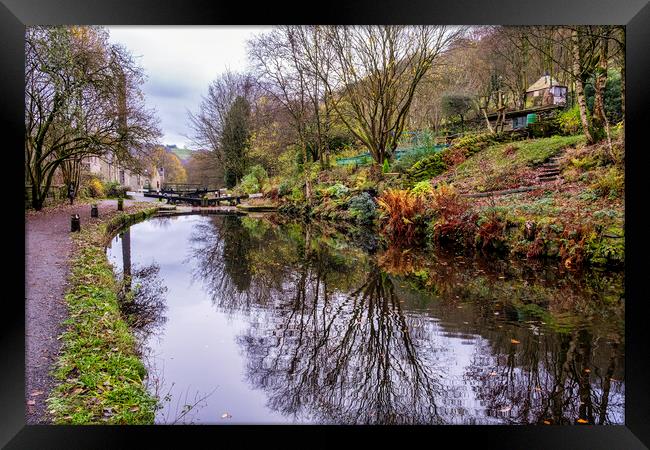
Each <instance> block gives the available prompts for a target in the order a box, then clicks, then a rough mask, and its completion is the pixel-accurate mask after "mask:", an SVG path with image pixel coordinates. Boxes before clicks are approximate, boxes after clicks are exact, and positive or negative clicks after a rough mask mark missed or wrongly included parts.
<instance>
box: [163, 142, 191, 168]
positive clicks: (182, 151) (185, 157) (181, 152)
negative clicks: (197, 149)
mask: <svg viewBox="0 0 650 450" xmlns="http://www.w3.org/2000/svg"><path fill="white" fill-rule="evenodd" d="M164 147H165V150H167V151H168V152H170V153H173V154H175V155H176V156H178V159H180V160H181V162H182V163H183V165H185V164H186V163H187V161H189V159H190V156H192V150H190V149H189V148H184V147H178V146H176V145H165V146H164Z"/></svg>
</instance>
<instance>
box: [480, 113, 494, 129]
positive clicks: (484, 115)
mask: <svg viewBox="0 0 650 450" xmlns="http://www.w3.org/2000/svg"><path fill="white" fill-rule="evenodd" d="M481 112H482V113H483V117H484V118H485V123H486V124H487V128H488V130H490V133H492V134H494V129H493V128H492V125H491V124H490V119H488V116H487V112H486V111H485V108H481Z"/></svg>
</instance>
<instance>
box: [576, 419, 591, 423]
mask: <svg viewBox="0 0 650 450" xmlns="http://www.w3.org/2000/svg"><path fill="white" fill-rule="evenodd" d="M578 423H589V422H588V421H587V420H585V419H578Z"/></svg>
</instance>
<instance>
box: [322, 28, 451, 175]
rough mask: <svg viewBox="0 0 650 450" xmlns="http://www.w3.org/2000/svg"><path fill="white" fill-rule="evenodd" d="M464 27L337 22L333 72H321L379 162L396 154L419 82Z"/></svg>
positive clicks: (332, 35) (331, 32) (330, 38)
mask: <svg viewBox="0 0 650 450" xmlns="http://www.w3.org/2000/svg"><path fill="white" fill-rule="evenodd" d="M463 32H464V29H463V28H450V27H446V26H356V27H347V26H332V27H328V28H327V39H326V44H327V45H328V46H329V47H330V49H331V51H332V52H333V55H334V64H333V65H332V67H331V70H330V71H329V76H327V77H326V76H325V75H326V74H325V73H324V72H323V71H320V72H319V75H320V78H321V80H322V81H323V82H324V83H325V86H326V87H327V93H328V95H329V96H330V97H331V98H332V99H333V101H332V107H333V109H334V110H335V111H336V113H337V114H338V116H339V117H340V119H341V120H342V121H343V122H344V123H345V124H346V126H347V127H348V128H349V130H350V131H351V132H352V133H353V134H354V136H355V137H356V138H358V139H359V140H360V141H361V142H363V143H364V144H365V145H366V146H367V147H368V149H369V150H370V153H371V154H372V156H373V159H374V160H375V162H376V163H377V164H382V163H383V161H384V159H386V158H387V157H390V156H391V154H392V152H393V151H394V150H395V148H396V147H397V143H398V140H399V138H400V135H401V134H402V131H403V129H404V125H405V122H406V118H407V115H408V111H409V108H410V106H411V102H412V100H413V96H414V93H415V90H416V87H417V85H418V83H419V82H420V81H421V80H422V78H423V77H424V75H425V74H426V73H427V71H429V70H430V69H431V68H432V67H433V65H434V63H435V62H436V60H437V58H438V57H439V56H440V55H441V54H442V52H443V51H444V50H445V49H446V48H447V46H448V45H449V44H450V42H452V41H453V40H454V39H455V38H457V37H458V36H460V35H461V34H462V33H463Z"/></svg>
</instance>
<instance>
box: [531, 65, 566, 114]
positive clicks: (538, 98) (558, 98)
mask: <svg viewBox="0 0 650 450" xmlns="http://www.w3.org/2000/svg"><path fill="white" fill-rule="evenodd" d="M567 90H568V89H567V87H566V86H563V85H561V84H560V83H558V81H557V80H555V79H554V78H552V77H551V76H550V75H549V74H548V73H547V74H545V75H543V76H542V77H540V79H539V80H537V81H536V82H534V83H533V84H531V85H530V86H529V87H528V89H526V96H525V103H526V108H533V107H539V106H550V105H565V104H566V97H567Z"/></svg>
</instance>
